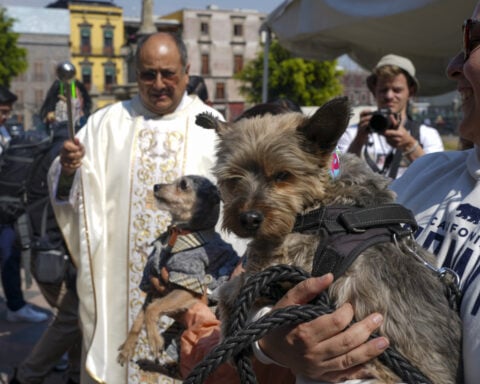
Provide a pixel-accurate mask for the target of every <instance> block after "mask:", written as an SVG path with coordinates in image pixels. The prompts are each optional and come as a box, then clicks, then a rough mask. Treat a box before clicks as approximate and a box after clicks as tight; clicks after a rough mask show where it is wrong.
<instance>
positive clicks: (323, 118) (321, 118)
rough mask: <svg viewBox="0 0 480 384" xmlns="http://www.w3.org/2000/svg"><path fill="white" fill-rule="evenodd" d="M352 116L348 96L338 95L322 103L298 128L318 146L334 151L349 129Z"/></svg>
mask: <svg viewBox="0 0 480 384" xmlns="http://www.w3.org/2000/svg"><path fill="white" fill-rule="evenodd" d="M350 117H351V109H350V103H349V102H348V98H347V97H337V98H334V99H332V100H330V101H328V102H326V103H325V104H324V105H322V106H321V107H320V108H319V109H318V110H317V111H316V112H315V113H314V114H313V116H312V117H310V118H308V119H307V120H306V121H305V123H304V124H302V125H301V126H300V127H298V130H299V131H300V132H302V133H303V135H305V137H306V138H307V139H308V140H309V141H310V142H313V143H314V144H315V145H316V146H317V148H319V149H321V150H325V151H333V150H334V149H335V146H336V145H337V142H338V140H339V139H340V137H341V136H342V135H343V133H344V132H345V130H346V129H347V126H348V122H349V121H350Z"/></svg>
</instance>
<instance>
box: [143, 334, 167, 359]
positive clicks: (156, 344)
mask: <svg viewBox="0 0 480 384" xmlns="http://www.w3.org/2000/svg"><path fill="white" fill-rule="evenodd" d="M147 338H148V345H149V346H150V349H151V351H152V352H153V355H154V356H155V357H156V358H158V357H160V355H161V352H162V351H163V347H164V345H165V339H164V338H163V336H162V335H160V333H158V332H149V333H148V335H147Z"/></svg>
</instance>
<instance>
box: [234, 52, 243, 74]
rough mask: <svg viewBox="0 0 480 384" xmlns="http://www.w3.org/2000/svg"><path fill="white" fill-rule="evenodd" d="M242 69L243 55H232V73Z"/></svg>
mask: <svg viewBox="0 0 480 384" xmlns="http://www.w3.org/2000/svg"><path fill="white" fill-rule="evenodd" d="M242 69H243V56H242V55H234V56H233V73H238V72H241V70H242Z"/></svg>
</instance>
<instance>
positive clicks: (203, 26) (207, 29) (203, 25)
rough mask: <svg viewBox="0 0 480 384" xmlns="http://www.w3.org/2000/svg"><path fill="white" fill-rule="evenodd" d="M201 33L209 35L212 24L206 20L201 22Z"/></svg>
mask: <svg viewBox="0 0 480 384" xmlns="http://www.w3.org/2000/svg"><path fill="white" fill-rule="evenodd" d="M200 34H201V35H208V34H210V25H209V24H208V23H206V22H204V21H202V22H201V23H200Z"/></svg>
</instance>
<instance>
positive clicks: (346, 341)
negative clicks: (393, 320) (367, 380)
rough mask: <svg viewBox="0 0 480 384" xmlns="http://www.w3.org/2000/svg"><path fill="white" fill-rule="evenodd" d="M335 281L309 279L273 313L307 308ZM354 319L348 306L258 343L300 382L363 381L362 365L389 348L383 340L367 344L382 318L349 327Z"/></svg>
mask: <svg viewBox="0 0 480 384" xmlns="http://www.w3.org/2000/svg"><path fill="white" fill-rule="evenodd" d="M332 281H333V275H331V274H328V275H325V276H322V277H318V278H310V279H307V280H305V281H303V282H301V283H299V284H298V285H297V286H295V287H293V288H292V289H291V290H290V291H288V292H287V293H286V294H285V296H284V297H283V298H282V299H281V300H280V301H279V302H278V303H277V304H276V305H275V307H274V308H273V309H279V308H283V307H286V306H290V305H301V304H306V303H308V302H309V301H310V300H312V299H313V298H314V297H315V296H317V295H318V294H319V293H321V292H322V291H323V290H325V289H326V288H327V287H328V285H330V284H331V283H332ZM352 319H353V309H352V307H351V305H349V304H345V305H343V306H341V307H340V308H339V309H337V310H336V311H335V312H333V313H332V314H329V315H323V316H320V317H318V318H317V319H315V320H313V321H310V322H308V323H304V324H301V325H298V326H296V327H291V328H287V329H279V330H277V331H273V332H271V333H269V334H267V335H266V336H265V337H264V338H263V339H261V340H260V341H259V346H260V348H261V349H262V351H263V352H264V353H266V354H267V355H268V356H269V357H271V358H272V359H273V360H275V361H276V362H278V363H279V364H281V365H283V366H287V367H289V368H290V369H291V370H292V372H293V373H295V374H296V375H300V376H301V377H308V378H310V379H314V380H323V381H329V382H330V381H333V382H336V381H339V380H345V379H353V378H362V377H363V376H362V373H363V372H362V365H363V363H366V362H368V361H370V360H371V359H373V358H375V357H377V356H379V355H380V354H382V353H383V352H384V351H385V350H386V349H387V348H388V346H389V343H388V340H387V339H386V338H385V337H378V338H375V339H373V340H370V341H367V339H368V338H369V336H370V334H371V333H372V332H374V331H375V330H376V329H377V328H378V327H380V325H381V323H382V320H383V319H382V316H381V315H380V314H376V313H374V314H372V315H370V316H368V317H367V318H365V319H363V320H362V321H360V322H357V323H355V324H354V325H352V326H351V327H349V328H348V326H349V324H350V323H351V321H352Z"/></svg>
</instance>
